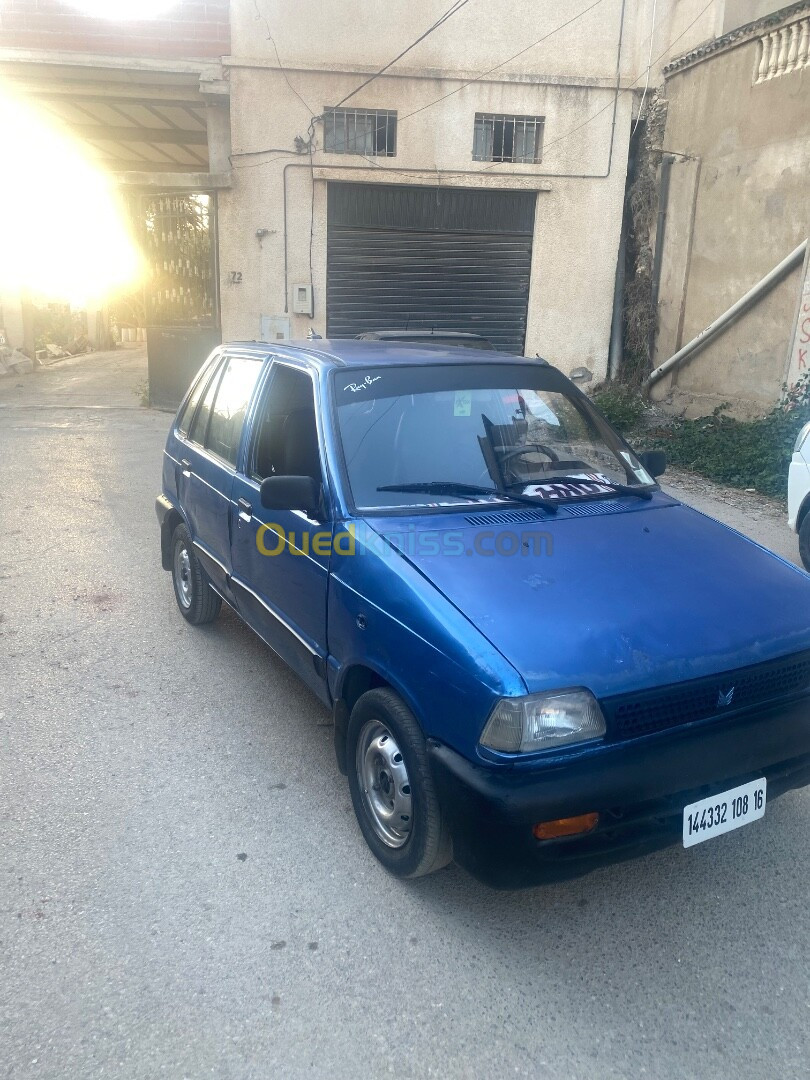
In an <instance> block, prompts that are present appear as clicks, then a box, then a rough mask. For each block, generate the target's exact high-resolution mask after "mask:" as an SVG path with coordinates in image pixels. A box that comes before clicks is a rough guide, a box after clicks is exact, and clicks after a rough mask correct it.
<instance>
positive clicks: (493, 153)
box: [473, 113, 545, 165]
mask: <svg viewBox="0 0 810 1080" xmlns="http://www.w3.org/2000/svg"><path fill="white" fill-rule="evenodd" d="M544 125H545V117H543V116H506V115H504V114H502V113H476V114H475V133H474V136H473V161H515V162H522V163H524V164H529V165H533V164H535V163H536V162H538V161H540V159H541V157H542V153H543V127H544Z"/></svg>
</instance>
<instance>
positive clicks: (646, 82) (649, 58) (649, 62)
mask: <svg viewBox="0 0 810 1080" xmlns="http://www.w3.org/2000/svg"><path fill="white" fill-rule="evenodd" d="M657 6H658V0H653V7H652V19H651V20H650V51H649V53H648V54H647V78H646V79H645V80H644V93H643V94H642V95H641V103H640V104H639V107H638V116H637V117H636V122H635V124H634V125H633V130H632V131H631V132H630V138H631V139H632V138H633V136H634V135H635V133H636V128H637V127H638V125H639V124H640V123H641V114H642V112H643V111H644V102H645V101H646V100H647V91H648V90H649V89H650V68H651V67H652V51H653V41H654V40H655V11H656V8H657ZM670 48H672V46H670Z"/></svg>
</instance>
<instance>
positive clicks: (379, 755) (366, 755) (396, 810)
mask: <svg viewBox="0 0 810 1080" xmlns="http://www.w3.org/2000/svg"><path fill="white" fill-rule="evenodd" d="M355 768H356V771H357V779H358V782H359V785H360V794H361V796H362V800H363V806H364V808H365V811H366V815H367V817H368V820H369V821H370V823H371V826H372V828H373V829H374V832H375V833H376V834H377V836H378V837H379V838H380V840H382V842H383V843H384V844H385V845H386V846H387V847H390V848H401V847H404V845H405V844H406V843H407V841H408V837H409V836H410V835H411V828H412V826H413V803H412V798H411V782H410V779H409V777H408V770H407V769H406V768H405V759H404V757H403V756H402V751H401V750H400V749H399V746H398V745H397V742H396V739H395V738H394V736H393V735H392V734H391V732H390V731H389V730H388V728H387V727H386V726H385V724H382V723H380V721H379V720H369V721H368V722H367V723H366V724H365V725H364V726H363V729H362V731H361V732H360V737H359V739H358V740H357V753H356V755H355Z"/></svg>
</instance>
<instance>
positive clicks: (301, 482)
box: [259, 476, 321, 517]
mask: <svg viewBox="0 0 810 1080" xmlns="http://www.w3.org/2000/svg"><path fill="white" fill-rule="evenodd" d="M259 492H260V498H261V502H262V506H264V507H265V508H266V509H267V510H303V511H304V513H305V514H308V515H309V516H310V517H315V516H317V514H318V513H319V512H320V508H321V485H320V484H319V483H318V481H317V480H316V479H315V478H314V477H312V476H268V477H267V478H266V479H265V480H262V486H261V488H260V489H259Z"/></svg>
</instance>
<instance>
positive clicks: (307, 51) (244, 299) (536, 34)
mask: <svg viewBox="0 0 810 1080" xmlns="http://www.w3.org/2000/svg"><path fill="white" fill-rule="evenodd" d="M722 8H723V5H722V3H720V2H718V3H717V4H715V5H711V4H710V5H709V6H708V7H707V6H706V4H705V2H704V3H702V4H701V3H699V2H695V0H660V2H659V3H658V5H657V8H656V9H655V10H656V11H657V14H656V17H655V22H654V24H653V10H654V5H653V4H652V3H650V2H648V0H600V2H599V3H594V4H591V5H587V4H583V3H582V2H581V0H561V2H559V3H555V4H543V5H538V4H532V3H527V2H526V0H500V2H499V4H498V5H497V6H493V5H491V4H487V5H484V4H479V3H476V2H472V3H469V4H465V5H462V6H461V7H460V9H459V10H458V13H457V14H454V15H453V16H452V17H451V18H449V19H448V20H447V21H446V22H445V23H444V24H443V25H441V26H440V27H439V28H438V29H436V30H434V31H433V32H432V33H430V34H429V36H427V37H425V38H424V40H423V41H421V43H420V44H418V45H417V46H416V47H415V48H413V49H412V50H411V51H408V52H407V53H406V54H405V55H404V56H402V57H401V58H400V59H398V60H397V61H396V63H395V64H394V65H393V66H391V67H388V68H387V69H386V70H385V72H384V73H383V74H382V75H380V76H379V77H375V78H372V76H374V74H375V72H377V71H379V70H380V69H382V68H383V67H384V66H385V65H387V64H389V63H390V62H391V61H392V59H393V58H394V57H396V56H397V55H398V54H399V53H401V52H402V50H403V49H405V48H406V46H408V45H410V44H411V43H412V42H414V41H416V39H417V38H419V36H420V35H421V34H423V33H424V31H425V30H426V29H427V28H428V27H430V26H431V25H432V24H433V22H434V21H435V20H436V19H437V17H438V16H440V15H441V14H442V12H444V11H446V10H447V6H446V4H445V3H441V4H439V3H436V2H435V0H413V2H411V3H410V4H408V5H392V4H383V3H368V2H363V3H360V2H359V0H346V2H342V3H340V4H335V3H324V2H323V0H299V2H298V3H297V4H294V5H293V4H289V3H284V2H282V0H256V2H253V0H250V2H248V0H233V2H232V4H231V55H230V56H229V57H227V58H226V59H224V61H223V64H224V66H225V67H226V69H227V71H228V75H229V82H230V94H231V124H232V141H233V155H232V163H233V171H232V182H231V185H230V187H228V188H227V189H225V190H223V191H222V192H221V193H220V198H219V209H220V217H219V221H220V260H221V281H222V326H223V333H224V335H225V337H244V338H257V337H260V336H263V337H265V338H266V339H267V340H276V339H279V338H284V337H287V336H293V337H301V336H303V335H304V334H305V333H306V331H307V330H308V328H309V327H310V326H311V327H313V328H314V330H315V331H316V332H318V333H320V334H322V335H328V334H331V335H335V336H337V335H340V336H346V335H351V334H356V333H359V332H361V331H363V330H375V329H377V330H379V329H403V328H405V327H409V328H410V329H416V328H423V327H437V328H443V329H454V330H463V331H473V332H478V333H481V334H483V335H484V336H487V337H489V338H491V339H492V340H493V341H494V342H495V343H496V344H497V345H498V346H500V347H503V348H506V349H509V350H512V351H515V352H524V351H525V352H526V353H527V354H529V355H531V354H533V353H535V352H539V353H541V354H542V355H544V356H546V357H548V358H549V359H550V360H551V361H552V362H554V363H556V364H559V365H560V366H561V367H562V368H564V369H566V370H571V369H573V368H575V367H579V366H583V365H584V366H586V367H587V368H589V369H590V370H591V371H592V372H593V374H594V377H595V379H601V378H604V376H605V374H606V370H607V362H608V346H609V339H610V329H611V317H612V305H613V296H614V286H615V277H616V266H617V253H618V249H619V239H620V231H621V224H622V212H623V204H624V197H625V180H626V174H627V164H628V151H629V146H630V136H631V128H632V124H633V118H634V114H635V112H636V110H637V107H638V103H639V98H640V97H641V94H642V90H643V87H644V83H645V73H646V69H647V65H648V63H649V61H650V60H652V67H651V73H650V82H651V84H652V85H655V83H656V82H657V81H658V79H659V77H660V71H661V68H662V66H663V64H664V63H666V61H667V60H668V59H669V58H670V57H671V56H672V55H673V50H674V52H679V51H681V50H682V49H683V48H685V47H691V46H693V45H695V44H696V43H698V42H700V41H705V40H707V39H711V38H713V37H714V36H715V35H716V34H717V33H718V32H719V30H720V28H721V25H722V14H723V12H722ZM651 38H652V44H651Z"/></svg>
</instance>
